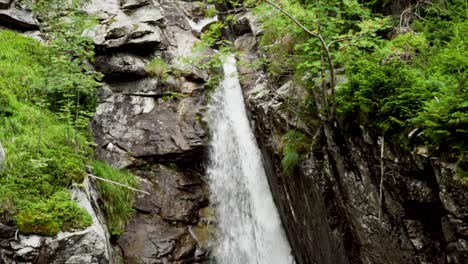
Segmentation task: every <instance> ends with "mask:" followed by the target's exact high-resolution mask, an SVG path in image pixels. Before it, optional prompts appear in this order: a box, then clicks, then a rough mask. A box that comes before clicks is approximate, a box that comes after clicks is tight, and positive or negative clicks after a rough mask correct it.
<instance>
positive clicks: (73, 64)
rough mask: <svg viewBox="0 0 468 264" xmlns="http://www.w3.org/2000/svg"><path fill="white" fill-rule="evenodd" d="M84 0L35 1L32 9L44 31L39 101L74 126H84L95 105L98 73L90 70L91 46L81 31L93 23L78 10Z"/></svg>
mask: <svg viewBox="0 0 468 264" xmlns="http://www.w3.org/2000/svg"><path fill="white" fill-rule="evenodd" d="M84 3H85V0H72V1H68V0H48V1H37V2H36V3H35V4H34V5H33V6H32V9H33V12H34V13H35V14H36V15H37V17H38V18H39V19H40V20H41V22H42V29H43V30H44V31H45V32H46V33H47V34H48V36H49V40H48V43H47V44H48V45H47V47H48V49H47V50H46V52H47V56H43V57H42V58H41V59H42V60H43V65H44V66H45V67H44V68H43V75H44V76H45V78H44V79H43V80H42V82H39V83H37V84H36V89H37V90H38V93H40V94H41V97H40V101H39V104H40V105H45V106H48V107H49V108H50V109H51V110H53V111H58V112H61V117H62V118H63V119H64V120H65V121H66V122H67V123H68V124H69V125H73V126H74V127H75V128H85V127H86V126H87V123H88V120H89V118H90V117H91V116H92V113H93V112H94V109H95V108H96V103H97V97H96V88H98V87H99V86H100V83H99V80H100V78H101V74H100V73H97V72H95V71H94V70H93V68H92V66H91V64H90V63H89V62H92V61H93V59H94V46H93V42H92V40H91V39H90V38H88V37H84V36H83V34H82V33H83V31H84V30H85V29H87V28H90V27H92V26H93V25H95V24H97V20H95V19H94V18H92V17H90V16H89V15H88V14H87V13H86V12H85V11H83V10H82V9H81V7H82V5H83V4H84Z"/></svg>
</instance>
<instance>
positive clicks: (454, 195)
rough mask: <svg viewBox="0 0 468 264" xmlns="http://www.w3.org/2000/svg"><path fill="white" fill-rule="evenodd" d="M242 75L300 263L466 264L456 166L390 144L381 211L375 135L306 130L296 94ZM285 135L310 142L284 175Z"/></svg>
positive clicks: (466, 188) (326, 127)
mask: <svg viewBox="0 0 468 264" xmlns="http://www.w3.org/2000/svg"><path fill="white" fill-rule="evenodd" d="M243 56H245V55H243ZM249 74H250V75H249ZM244 76H246V77H247V78H246V80H247V81H246V82H245V88H246V97H247V105H248V108H249V110H250V113H251V117H252V120H253V122H254V123H255V129H256V135H257V139H258V142H259V145H260V146H261V149H262V152H263V154H264V158H265V161H266V167H267V171H268V177H269V181H270V184H271V187H272V189H273V195H274V196H275V199H276V200H277V204H278V206H279V210H280V212H281V215H282V218H283V221H284V223H285V228H286V231H287V233H288V236H289V238H290V241H291V244H292V247H293V249H294V251H295V253H296V258H297V261H298V263H395V264H396V263H467V261H468V255H467V251H466V245H467V243H466V242H467V241H466V239H467V237H466V234H467V233H466V230H467V224H466V223H467V221H468V218H467V210H468V206H467V204H466V201H468V199H467V198H468V197H467V195H468V185H467V183H466V181H463V180H461V179H460V178H459V176H457V168H456V166H455V165H453V164H445V163H442V162H440V161H439V160H437V159H435V158H427V157H425V156H421V155H417V154H415V153H408V152H405V151H403V150H400V149H397V148H394V147H393V146H392V145H391V144H388V145H386V146H385V154H384V159H383V162H384V168H385V169H384V176H383V203H382V206H381V204H380V198H379V196H380V187H379V186H380V179H381V172H380V144H381V143H380V142H381V139H380V138H379V137H378V136H373V135H369V134H368V133H367V132H366V131H365V130H363V129H362V128H360V127H359V126H353V127H351V128H347V129H346V130H344V129H338V128H337V127H336V124H327V123H325V124H323V122H322V125H315V126H312V125H310V124H309V126H305V125H304V124H303V123H302V122H301V121H300V119H299V120H298V119H297V117H296V114H295V111H292V110H291V109H288V108H290V107H291V105H294V104H295V103H294V102H293V103H292V104H291V103H290V104H287V102H289V100H290V99H291V100H292V99H293V98H294V97H295V96H294V97H290V95H291V94H293V95H296V94H297V93H298V90H297V89H299V88H298V87H294V85H291V84H287V83H286V84H285V85H283V86H281V87H278V86H275V85H273V84H271V83H267V81H266V78H265V77H263V76H261V75H259V74H256V75H251V73H249V72H246V73H244ZM293 110H294V109H293ZM289 129H297V130H300V131H302V132H303V133H306V134H307V135H308V137H309V138H311V139H313V142H314V143H313V145H312V147H311V150H310V151H309V152H308V153H307V154H306V155H305V157H304V159H303V161H302V162H301V163H300V165H299V168H298V169H297V170H296V171H295V172H294V173H293V175H289V176H287V175H284V174H283V172H282V168H281V159H282V154H281V152H280V151H281V136H282V135H283V134H284V133H285V132H286V131H287V130H289Z"/></svg>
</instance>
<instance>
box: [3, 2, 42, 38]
mask: <svg viewBox="0 0 468 264" xmlns="http://www.w3.org/2000/svg"><path fill="white" fill-rule="evenodd" d="M0 26H3V27H7V28H13V29H18V30H21V31H28V30H36V29H38V28H39V24H38V22H37V20H36V19H35V18H34V17H33V15H32V13H31V10H29V9H28V8H27V7H26V4H24V3H22V2H21V1H19V0H1V1H0Z"/></svg>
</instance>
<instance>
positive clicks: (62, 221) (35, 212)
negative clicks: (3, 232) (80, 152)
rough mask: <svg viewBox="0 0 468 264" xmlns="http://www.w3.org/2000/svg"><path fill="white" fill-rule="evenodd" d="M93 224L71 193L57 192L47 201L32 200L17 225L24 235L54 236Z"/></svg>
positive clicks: (25, 207)
mask: <svg viewBox="0 0 468 264" xmlns="http://www.w3.org/2000/svg"><path fill="white" fill-rule="evenodd" d="M92 222H93V220H92V218H91V216H90V215H89V214H88V213H87V212H86V210H84V209H83V208H80V207H79V206H78V205H77V204H76V203H74V202H72V200H71V197H70V192H69V191H68V190H66V189H62V190H57V191H56V192H55V193H54V194H53V195H52V196H50V197H49V198H48V199H47V200H45V201H44V200H32V201H28V202H26V203H25V204H24V205H23V209H22V210H21V211H20V213H19V214H18V215H17V216H16V225H17V226H18V228H19V230H20V231H21V233H23V234H38V235H45V236H54V235H56V234H57V233H58V232H59V231H60V230H63V231H73V230H75V229H82V228H85V227H87V226H89V225H91V224H92Z"/></svg>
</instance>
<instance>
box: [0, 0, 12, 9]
mask: <svg viewBox="0 0 468 264" xmlns="http://www.w3.org/2000/svg"><path fill="white" fill-rule="evenodd" d="M12 1H13V0H0V9H8V8H9V7H10V4H11V2H12Z"/></svg>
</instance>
